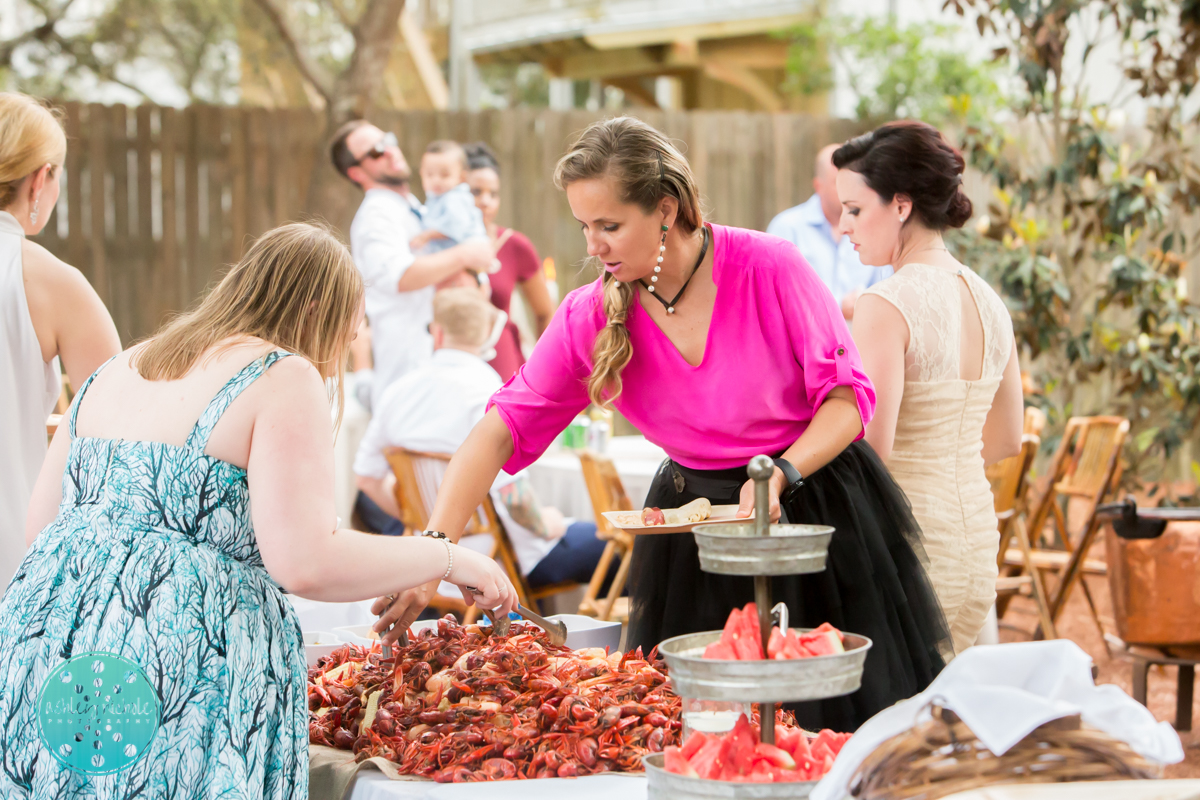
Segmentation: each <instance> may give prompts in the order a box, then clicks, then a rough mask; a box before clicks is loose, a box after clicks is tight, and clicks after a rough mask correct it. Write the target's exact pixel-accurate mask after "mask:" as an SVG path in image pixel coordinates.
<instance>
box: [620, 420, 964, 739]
mask: <svg viewBox="0 0 1200 800" xmlns="http://www.w3.org/2000/svg"><path fill="white" fill-rule="evenodd" d="M746 480H747V477H746V470H745V468H737V469H728V470H712V471H700V470H692V469H688V468H686V467H681V466H679V465H678V464H675V463H674V462H672V461H670V460H667V461H664V462H663V465H662V467H660V468H659V471H658V474H657V475H656V476H655V478H654V482H653V483H652V484H651V486H650V493H649V496H648V497H647V499H646V505H648V506H658V507H660V508H676V507H678V506H681V505H683V504H685V503H687V502H690V501H692V500H695V499H696V498H698V497H707V498H708V499H709V500H710V501H711V502H712V503H713V504H714V505H716V504H727V503H737V502H738V496H739V492H740V490H741V486H742V484H743V483H745V482H746ZM678 486H682V487H683V488H682V489H679V488H677V487H678ZM782 511H783V514H784V516H785V518H786V521H788V522H792V523H798V524H820V525H832V526H833V527H834V528H835V529H836V532H835V533H834V534H833V538H832V540H831V542H830V545H829V558H828V561H827V566H826V568H825V571H824V572H820V573H815V574H812V575H796V576H785V577H777V578H773V579H772V598H773V602H776V603H778V602H780V601H783V602H786V603H787V606H788V612H789V614H790V616H791V625H792V626H793V627H797V628H800V627H803V628H815V627H817V626H818V625H820V624H821V623H822V622H829V623H831V624H832V625H834V626H835V627H837V628H839V629H840V630H843V631H847V632H853V633H858V634H862V635H863V636H867V637H869V638H870V639H871V640H872V641H873V642H874V646H873V647H872V648H871V651H870V652H869V653H868V655H867V660H866V667H865V669H864V671H863V680H862V688H860V689H859V690H858V691H857V692H854V693H853V694H850V695H846V696H843V697H835V698H830V699H827V700H818V701H813V702H807V703H799V704H796V705H794V706H789V708H791V709H792V710H793V711H795V712H796V716H797V718H798V719H799V721H800V723H801V724H802V725H803V726H804V727H806V728H809V729H810V730H818V729H820V728H832V729H833V730H835V731H854V730H856V729H857V728H858V727H859V726H860V725H862V723H864V722H866V721H867V719H869V718H870V717H871V716H873V715H874V714H876V713H877V712H879V711H881V710H883V709H884V708H887V707H888V706H890V705H892V704H894V703H896V702H898V701H900V700H904V699H906V698H909V697H912V696H913V695H915V694H917V693H919V692H921V691H923V690H924V689H925V687H927V686H928V685H929V683H930V682H931V681H932V680H933V679H934V677H935V676H936V675H937V674H938V672H939V671H941V669H942V667H943V665H944V662H943V659H942V655H941V653H943V652H950V649H949V648H950V636H949V633H948V631H947V626H946V622H945V618H944V616H943V615H942V611H941V608H940V606H939V605H938V602H937V597H936V595H935V594H934V592H933V587H932V585H931V584H930V583H929V579H928V577H927V576H926V574H925V568H924V566H923V563H924V551H923V549H922V548H921V545H920V541H919V534H920V529H919V528H918V526H917V523H916V520H914V519H913V516H912V511H911V509H910V507H909V503H908V499H907V498H906V497H905V496H904V492H903V491H902V490H901V489H900V487H899V486H897V485H896V482H895V481H894V480H893V479H892V476H891V474H890V473H889V472H888V471H887V468H886V467H885V466H884V465H883V463H882V462H881V461H880V460H879V457H878V456H876V455H875V451H874V450H872V449H871V448H870V447H869V446H868V445H867V444H866V443H864V442H861V441H860V442H855V443H854V444H852V445H850V446H849V447H848V448H846V450H845V451H843V452H842V454H841V455H839V456H838V457H837V458H835V459H834V460H833V461H831V462H830V463H829V464H827V465H826V466H825V467H823V468H822V469H820V470H819V471H818V472H816V473H815V474H814V475H812V476H811V477H806V478H805V483H804V485H803V486H802V487H801V489H800V491H799V492H797V493H796V495H795V497H794V498H793V500H792V502H791V503H789V504H788V505H787V507H785V508H784V509H782ZM629 590H630V599H631V611H630V619H629V624H630V629H629V639H628V641H629V643H630V646H631V647H636V646H638V645H640V646H642V647H643V648H646V649H649V648H650V647H653V646H655V645H657V644H658V643H659V642H661V641H663V640H664V639H669V638H670V637H672V636H679V635H681V634H685V633H696V632H699V631H710V630H720V629H721V628H722V627H724V625H725V620H726V618H727V617H728V616H729V612H730V610H731V609H733V608H734V607H741V606H744V605H745V604H746V603H748V602H750V601H751V600H753V599H754V581H753V579H752V578H749V577H736V576H727V575H714V574H709V573H707V572H701V571H700V560H699V556H698V555H697V552H696V540H695V538H694V537H693V536H692V534H691V533H680V534H660V535H646V536H639V537H638V538H637V542H636V544H635V546H634V551H633V562H632V565H631V570H630V578H629Z"/></svg>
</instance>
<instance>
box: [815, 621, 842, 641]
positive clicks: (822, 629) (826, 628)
mask: <svg viewBox="0 0 1200 800" xmlns="http://www.w3.org/2000/svg"><path fill="white" fill-rule="evenodd" d="M812 632H813V633H836V634H837V637H838V641H839V642H844V641H846V635H845V634H844V633H842V632H841V631H839V630H838V629H837V628H835V627H833V626H832V625H830V624H829V623H828V622H822V623H821V624H820V625H818V626H817V627H815V628H813V631H812Z"/></svg>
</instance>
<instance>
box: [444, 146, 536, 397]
mask: <svg viewBox="0 0 1200 800" xmlns="http://www.w3.org/2000/svg"><path fill="white" fill-rule="evenodd" d="M466 151H467V167H468V169H469V172H468V173H467V183H468V184H469V185H470V187H471V193H472V194H473V195H475V205H476V206H477V207H478V208H479V211H480V212H481V213H482V214H483V222H484V224H485V225H486V226H487V232H488V236H489V237H491V240H492V247H493V249H494V250H495V251H496V258H497V259H498V260H499V261H500V269H499V270H498V271H497V272H494V273H492V274H491V275H490V276H489V277H490V279H491V284H492V305H494V306H495V307H496V308H498V309H500V310H501V311H503V312H504V313H505V314H508V315H509V316H510V319H509V321H508V324H507V325H505V327H504V335H503V336H501V337H500V341H499V342H497V343H496V357H495V359H493V360H492V361H491V362H490V363H491V365H492V369H494V370H496V372H498V373H500V378H501V380H505V381H507V380H508V379H509V378H511V377H512V376H513V374H514V373H515V372H516V371H517V370H518V369H519V368H520V366H521V365H522V364H524V363H525V355H524V354H523V353H522V352H521V338H520V335H519V334H518V333H517V326H516V324H515V323H514V322H513V321H512V319H511V316H512V312H511V311H509V304H510V303H511V302H512V293H513V289H514V288H516V287H520V289H521V296H522V298H523V299H524V300H525V306H526V308H528V309H529V311H530V313H531V314H532V315H533V319H532V320H531V321H532V322H533V323H534V324H535V325H536V327H537V335H538V336H541V335H542V331H544V330H546V326H547V325H549V324H550V318H551V317H553V316H554V301H553V300H551V299H550V290H549V289H548V288H547V286H546V276H545V275H544V274H542V265H541V262H540V261H539V260H538V254H537V250H534V249H533V243H532V242H530V241H529V239H527V238H526V237H525V235H524V234H522V233H518V232H517V231H515V230H513V229H512V228H501V227H500V226H498V225H497V224H496V212H497V211H499V210H500V165H499V163H498V162H497V161H496V156H495V154H493V153H492V151H491V149H490V148H489V147H488V146H487V145H486V144H483V143H482V142H479V143H476V144H469V145H467V146H466Z"/></svg>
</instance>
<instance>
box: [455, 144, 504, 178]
mask: <svg viewBox="0 0 1200 800" xmlns="http://www.w3.org/2000/svg"><path fill="white" fill-rule="evenodd" d="M463 151H464V152H465V153H466V154H467V169H494V170H496V174H497V175H499V174H500V160H499V159H497V158H496V154H495V153H493V152H492V148H490V147H488V146H487V145H486V144H484V143H483V142H472V143H471V144H464V145H463Z"/></svg>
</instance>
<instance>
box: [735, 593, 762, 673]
mask: <svg viewBox="0 0 1200 800" xmlns="http://www.w3.org/2000/svg"><path fill="white" fill-rule="evenodd" d="M737 628H738V630H737V646H736V647H734V651H735V652H736V653H737V654H738V658H739V659H741V660H742V661H761V660H763V659H764V658H766V655H765V654H764V653H763V649H762V636H761V635H760V634H759V629H758V607H757V606H755V605H754V603H747V604H746V607H745V608H743V609H742V615H741V618H740V619H739V620H738V623H737Z"/></svg>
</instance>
